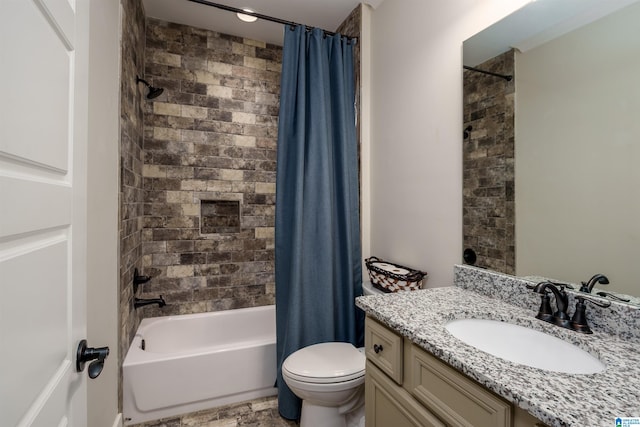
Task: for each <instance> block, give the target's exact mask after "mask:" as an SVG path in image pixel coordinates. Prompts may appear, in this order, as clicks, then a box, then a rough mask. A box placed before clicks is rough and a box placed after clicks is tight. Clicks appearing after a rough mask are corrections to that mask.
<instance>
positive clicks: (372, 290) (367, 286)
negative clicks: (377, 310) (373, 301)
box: [362, 280, 385, 295]
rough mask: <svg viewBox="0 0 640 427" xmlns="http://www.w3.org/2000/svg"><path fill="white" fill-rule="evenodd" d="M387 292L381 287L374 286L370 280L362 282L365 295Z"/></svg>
mask: <svg viewBox="0 0 640 427" xmlns="http://www.w3.org/2000/svg"><path fill="white" fill-rule="evenodd" d="M384 293H385V292H383V291H381V290H380V289H378V288H376V287H374V286H373V285H372V284H371V282H370V281H368V280H367V281H365V282H362V294H363V295H382V294H384Z"/></svg>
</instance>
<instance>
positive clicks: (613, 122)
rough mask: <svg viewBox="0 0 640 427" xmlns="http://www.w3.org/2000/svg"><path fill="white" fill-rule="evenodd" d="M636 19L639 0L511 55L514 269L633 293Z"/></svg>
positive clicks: (638, 104)
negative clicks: (594, 281) (598, 281)
mask: <svg viewBox="0 0 640 427" xmlns="http://www.w3.org/2000/svg"><path fill="white" fill-rule="evenodd" d="M638 19H640V4H637V3H636V4H635V5H632V6H629V7H627V8H625V9H623V10H621V11H619V12H616V13H615V14H612V15H610V16H608V17H606V18H604V19H602V20H600V21H596V22H594V23H592V24H590V25H588V26H585V27H582V28H580V29H578V30H576V31H573V32H571V33H569V34H566V35H564V36H562V37H559V38H557V39H555V40H553V41H551V42H549V43H546V44H544V45H541V46H539V47H536V48H535V49H531V50H529V51H527V52H525V53H522V54H519V55H517V56H516V68H517V70H518V73H517V75H516V88H517V90H516V93H517V97H516V125H517V126H516V163H517V165H518V167H517V169H516V203H517V204H516V206H517V212H516V215H517V223H516V227H517V239H516V244H517V267H518V268H517V271H518V274H519V275H520V274H522V275H526V274H537V275H544V276H548V277H553V278H556V279H559V280H567V281H570V282H573V283H579V282H580V281H583V280H587V279H588V278H589V277H590V276H591V275H592V274H595V273H603V274H606V275H607V277H608V278H609V280H610V282H611V284H610V285H609V286H606V287H604V288H606V290H609V289H611V290H612V291H617V292H623V293H629V294H632V295H638V284H639V280H638V277H639V276H638V270H637V267H636V266H635V262H636V250H637V244H638V241H639V240H640V227H638V217H640V199H639V198H638V197H637V194H638V189H637V185H638V182H640V168H638V161H639V160H640V145H639V144H638V134H640V121H639V120H638V117H637V111H639V110H640V87H639V86H638V85H637V84H630V83H631V82H635V81H637V78H638V72H639V70H640V55H638V52H640V30H638V26H637V25H634V23H635V22H637V21H638ZM594 98H595V99H597V102H594Z"/></svg>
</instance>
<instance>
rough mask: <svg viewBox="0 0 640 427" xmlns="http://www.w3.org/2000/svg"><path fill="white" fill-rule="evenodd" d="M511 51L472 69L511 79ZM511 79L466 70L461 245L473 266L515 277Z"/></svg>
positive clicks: (513, 90) (512, 52) (513, 87)
mask: <svg viewBox="0 0 640 427" xmlns="http://www.w3.org/2000/svg"><path fill="white" fill-rule="evenodd" d="M514 61H515V57H514V51H513V50H512V51H509V52H506V53H504V54H502V55H500V56H497V57H495V58H492V59H490V60H489V61H486V62H485V63H483V64H481V65H478V67H477V68H480V69H483V70H488V71H493V72H495V73H500V74H509V75H513V74H514V68H515V67H514V63H515V62H514ZM514 94H515V83H514V80H512V81H510V82H507V81H506V80H504V79H500V78H496V77H493V76H488V75H484V74H480V73H477V72H473V71H469V70H465V72H464V127H465V128H466V127H467V126H469V125H471V126H472V127H473V129H472V130H471V132H470V136H469V137H468V138H466V139H464V140H463V153H464V154H463V156H464V161H463V170H464V178H463V207H464V208H463V209H464V210H463V239H464V240H463V244H464V247H465V248H472V249H473V250H474V251H475V252H476V254H477V257H478V259H477V262H476V265H478V266H481V267H486V268H490V269H492V270H496V271H500V272H503V273H507V274H515V200H514Z"/></svg>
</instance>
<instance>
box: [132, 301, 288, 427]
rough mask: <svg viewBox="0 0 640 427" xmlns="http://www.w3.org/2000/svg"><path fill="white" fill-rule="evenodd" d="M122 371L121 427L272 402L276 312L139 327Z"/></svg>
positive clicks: (158, 320) (153, 321)
mask: <svg viewBox="0 0 640 427" xmlns="http://www.w3.org/2000/svg"><path fill="white" fill-rule="evenodd" d="M122 368H123V415H124V418H125V425H130V424H135V423H140V422H144V421H150V420H156V419H159V418H164V417H170V416H174V415H178V414H184V413H188V412H194V411H199V410H203V409H209V408H214V407H217V406H222V405H227V404H230V403H236V402H241V401H244V400H251V399H257V398H260V397H265V396H273V395H275V394H276V393H277V391H276V388H275V387H274V384H275V380H276V318H275V306H273V305H270V306H263V307H255V308H242V309H237V310H228V311H218V312H212V313H201V314H188V315H182V316H167V317H154V318H148V319H143V320H142V322H141V323H140V326H139V327H138V330H137V332H136V335H135V337H134V339H133V342H132V343H131V346H130V347H129V350H128V352H127V356H126V358H125V359H124V363H123V366H122Z"/></svg>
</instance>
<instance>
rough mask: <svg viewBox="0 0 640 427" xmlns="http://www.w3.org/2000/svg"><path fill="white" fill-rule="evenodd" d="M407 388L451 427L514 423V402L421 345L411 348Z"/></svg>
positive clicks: (497, 426)
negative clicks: (483, 385) (437, 357)
mask: <svg viewBox="0 0 640 427" xmlns="http://www.w3.org/2000/svg"><path fill="white" fill-rule="evenodd" d="M408 348H409V352H410V354H409V355H408V358H407V359H408V360H407V363H408V366H405V369H407V370H409V372H407V374H408V375H407V382H408V384H406V383H405V387H406V388H407V389H408V390H409V391H410V393H411V394H413V395H414V396H415V398H416V399H417V400H419V401H420V402H422V403H423V404H424V405H425V406H426V407H427V409H428V410H429V411H431V412H433V413H434V414H435V415H437V416H438V417H439V418H440V419H442V420H443V421H445V422H446V423H447V424H448V425H451V426H460V427H463V426H464V427H508V426H511V417H512V414H511V404H510V403H509V402H507V401H505V400H503V399H501V398H500V397H498V396H496V395H494V394H493V393H491V392H490V391H489V390H487V389H485V388H484V387H482V386H481V385H479V384H477V383H476V382H474V381H472V380H471V379H469V378H467V377H466V376H464V375H463V374H461V373H460V372H458V371H456V370H455V369H453V368H452V367H450V366H448V365H447V364H445V363H443V362H441V361H440V360H438V359H436V358H435V357H433V356H432V355H431V354H429V353H427V352H426V351H424V350H422V349H421V348H419V347H417V346H415V345H411V346H409V347H408Z"/></svg>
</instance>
